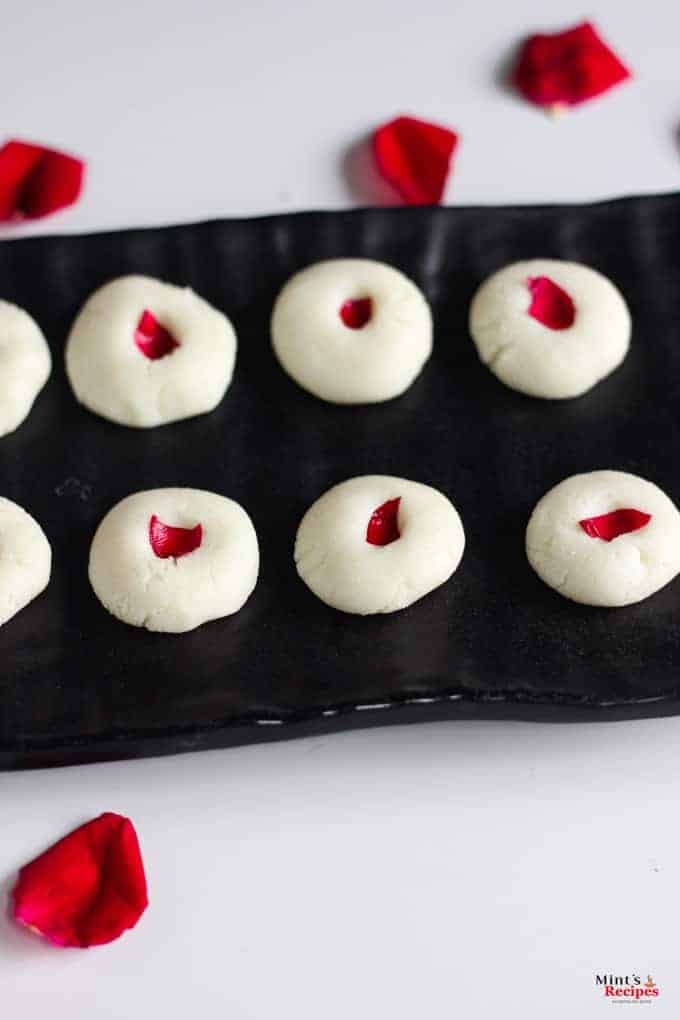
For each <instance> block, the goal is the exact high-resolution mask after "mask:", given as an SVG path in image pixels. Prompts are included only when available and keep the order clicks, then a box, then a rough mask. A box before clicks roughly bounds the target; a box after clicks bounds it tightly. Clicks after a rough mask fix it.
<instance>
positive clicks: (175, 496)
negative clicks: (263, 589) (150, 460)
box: [89, 489, 260, 633]
mask: <svg viewBox="0 0 680 1020" xmlns="http://www.w3.org/2000/svg"><path fill="white" fill-rule="evenodd" d="M154 514H155V515H156V516H157V517H159V518H160V520H161V521H162V522H163V524H168V525H171V526H173V527H179V528H193V527H195V525H197V524H201V525H202V528H203V535H202V542H201V545H200V546H199V547H198V548H197V549H194V551H193V552H190V553H187V554H186V555H185V556H179V557H177V558H176V559H175V558H173V557H168V558H167V559H160V558H159V557H158V556H156V554H155V553H154V551H153V549H152V547H151V543H150V541H149V523H150V520H151V517H152V516H153V515H154ZM259 562H260V554H259V549H258V543H257V535H256V534H255V529H254V528H253V525H252V522H251V520H250V517H249V516H248V514H247V513H246V512H245V510H244V509H243V508H242V507H241V506H239V504H238V503H235V502H234V500H232V499H227V498H226V497H225V496H218V495H217V494H216V493H214V492H204V491H202V490H200V489H150V490H148V491H146V492H137V493H135V494H134V495H132V496H128V497H127V498H126V499H124V500H122V501H121V502H120V503H117V504H116V506H114V507H113V509H112V510H109V512H108V513H107V515H106V516H105V517H104V519H103V520H102V521H101V523H100V525H99V527H98V528H97V532H96V534H95V536H94V539H93V540H92V546H91V548H90V568H89V573H90V583H91V584H92V587H93V589H94V591H95V594H96V595H97V597H98V599H99V600H100V602H102V604H103V605H104V606H105V607H106V608H107V609H108V610H109V612H110V613H112V614H113V615H114V616H117V617H118V619H119V620H123V621H124V623H130V624H132V625H133V626H134V627H146V628H147V630H156V631H168V632H172V633H181V632H182V631H186V630H193V628H194V627H198V626H200V625H201V624H202V623H206V622H207V621H208V620H216V619H218V618H219V617H221V616H230V615H231V614H232V613H236V612H237V611H238V610H239V609H240V608H241V606H242V605H243V604H244V603H245V601H246V599H247V598H248V596H249V595H250V594H251V592H252V591H253V588H254V587H255V584H256V582H257V574H258V569H259Z"/></svg>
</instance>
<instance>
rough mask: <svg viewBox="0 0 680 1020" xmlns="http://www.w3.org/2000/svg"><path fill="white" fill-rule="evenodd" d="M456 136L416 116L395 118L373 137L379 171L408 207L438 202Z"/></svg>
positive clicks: (444, 183) (446, 175)
mask: <svg viewBox="0 0 680 1020" xmlns="http://www.w3.org/2000/svg"><path fill="white" fill-rule="evenodd" d="M457 144H458V135H456V134H454V132H453V131H449V129H448V128H445V127H440V126H439V125H438V124H428V123H427V122H426V121H424V120H417V119H416V118H415V117H397V118H396V120H391V121H390V122H389V123H388V124H383V125H382V127H379V128H378V129H377V131H376V132H375V133H374V135H373V152H374V154H375V159H376V163H377V164H378V169H379V170H380V173H381V174H382V175H383V177H384V178H385V180H386V181H388V182H389V183H390V184H391V185H392V187H393V188H395V189H396V190H397V191H398V192H399V194H400V195H401V197H402V198H403V199H404V201H405V202H406V203H407V204H408V205H435V204H436V203H437V202H440V201H441V198H442V195H443V194H444V187H445V185H446V178H447V177H448V173H449V165H450V162H451V156H452V155H453V152H454V149H455V148H456V145H457Z"/></svg>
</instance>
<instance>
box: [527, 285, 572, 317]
mask: <svg viewBox="0 0 680 1020" xmlns="http://www.w3.org/2000/svg"><path fill="white" fill-rule="evenodd" d="M527 287H528V289H529V293H530V294H531V304H530V305H529V308H528V309H527V314H528V315H530V316H531V317H532V319H536V320H537V321H538V322H540V323H542V325H544V326H546V327H547V328H548V329H569V327H570V326H573V325H574V319H575V318H576V308H575V307H574V302H573V301H572V299H571V297H570V296H569V294H567V292H566V290H563V288H562V287H560V286H559V285H558V284H557V283H555V281H554V280H551V279H550V277H549V276H532V277H530V278H529V279H528V280H527Z"/></svg>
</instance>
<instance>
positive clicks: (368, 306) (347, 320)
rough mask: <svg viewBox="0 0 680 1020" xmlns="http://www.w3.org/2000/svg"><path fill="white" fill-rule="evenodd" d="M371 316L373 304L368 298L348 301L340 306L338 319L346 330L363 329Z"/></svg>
mask: <svg viewBox="0 0 680 1020" xmlns="http://www.w3.org/2000/svg"><path fill="white" fill-rule="evenodd" d="M372 314H373V302H372V300H371V299H370V297H367V298H354V299H350V300H349V301H344V302H343V304H342V305H341V306H340V318H341V319H342V321H343V323H344V325H345V326H347V328H348V329H363V328H364V326H365V325H367V323H368V322H370V319H371V316H372Z"/></svg>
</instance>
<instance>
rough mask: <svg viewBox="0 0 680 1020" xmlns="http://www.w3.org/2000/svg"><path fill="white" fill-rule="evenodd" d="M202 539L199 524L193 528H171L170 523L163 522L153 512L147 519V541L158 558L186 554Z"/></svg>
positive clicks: (163, 558) (198, 544)
mask: <svg viewBox="0 0 680 1020" xmlns="http://www.w3.org/2000/svg"><path fill="white" fill-rule="evenodd" d="M202 541H203V528H202V526H201V525H200V524H197V525H196V527H195V528H173V527H172V526H171V525H170V524H163V521H161V520H159V518H158V517H156V515H155V514H154V515H153V517H152V518H151V520H150V521H149V542H150V543H151V548H152V549H153V551H154V553H155V554H156V556H158V558H159V559H160V560H167V559H169V558H170V557H171V556H172V557H174V559H177V558H178V557H179V556H186V555H187V553H190V552H193V551H194V549H198V547H199V546H200V544H201V542H202Z"/></svg>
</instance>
